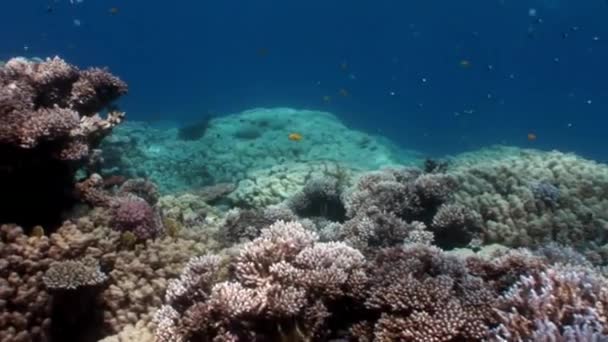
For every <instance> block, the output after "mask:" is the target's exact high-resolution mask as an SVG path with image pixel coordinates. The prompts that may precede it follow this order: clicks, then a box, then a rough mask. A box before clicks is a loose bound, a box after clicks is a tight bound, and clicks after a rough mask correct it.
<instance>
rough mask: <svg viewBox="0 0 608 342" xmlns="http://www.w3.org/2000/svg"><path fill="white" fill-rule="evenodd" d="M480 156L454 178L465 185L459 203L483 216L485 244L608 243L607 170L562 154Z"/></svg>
mask: <svg viewBox="0 0 608 342" xmlns="http://www.w3.org/2000/svg"><path fill="white" fill-rule="evenodd" d="M480 153H481V155H482V157H479V156H476V155H464V156H461V157H459V158H456V159H455V160H454V163H453V166H452V168H451V171H450V174H451V175H452V176H454V177H456V179H457V180H458V183H459V184H460V186H459V188H458V189H457V191H455V193H454V202H455V203H458V204H461V205H464V206H465V207H468V208H470V209H473V210H475V211H477V212H478V213H479V214H480V215H481V217H482V221H483V224H482V225H483V235H484V239H485V241H486V242H498V243H503V244H507V245H512V246H521V245H532V244H540V243H543V242H545V241H548V240H555V241H557V242H560V243H563V244H567V245H572V244H573V245H582V244H585V243H586V242H591V241H592V242H595V243H596V244H598V245H601V244H605V243H606V242H608V236H607V234H606V233H605V232H606V229H608V167H606V166H605V165H602V164H598V163H596V162H593V161H590V160H586V159H583V158H581V157H578V156H576V155H573V154H565V153H560V152H540V151H534V150H518V149H501V148H496V149H492V150H490V151H481V152H480ZM484 156H491V158H486V157H484ZM538 184H549V185H550V186H549V185H546V186H544V188H543V189H539V188H538ZM540 190H542V192H539V191H540ZM539 194H540V196H539Z"/></svg>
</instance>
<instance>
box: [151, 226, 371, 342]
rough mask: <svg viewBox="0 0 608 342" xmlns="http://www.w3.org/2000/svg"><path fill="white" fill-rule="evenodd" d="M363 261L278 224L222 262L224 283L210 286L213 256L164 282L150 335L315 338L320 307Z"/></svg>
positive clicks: (320, 331)
mask: <svg viewBox="0 0 608 342" xmlns="http://www.w3.org/2000/svg"><path fill="white" fill-rule="evenodd" d="M364 261H365V260H364V257H363V255H361V253H359V252H358V251H356V250H354V249H352V248H350V247H348V246H346V245H344V244H342V243H319V242H317V236H316V234H315V233H314V232H311V231H307V230H305V229H304V228H303V227H302V225H300V224H299V223H297V222H288V223H286V222H283V221H278V222H276V223H274V224H273V225H271V226H270V227H269V228H266V229H263V230H262V232H261V235H260V236H259V237H258V238H256V239H255V240H253V241H251V242H249V243H246V244H245V245H243V247H242V249H241V251H240V253H239V255H238V256H237V257H236V258H234V259H233V260H232V261H231V262H230V269H233V270H234V272H233V273H232V274H230V275H229V278H228V279H226V280H225V281H221V282H217V283H215V284H212V281H213V279H218V267H217V265H218V262H217V259H216V258H214V257H211V256H204V257H202V258H198V259H194V260H192V261H191V263H190V264H189V265H190V266H189V267H187V268H186V270H185V272H184V273H183V274H182V277H180V279H179V280H176V281H174V282H173V283H172V284H174V285H171V287H170V289H171V291H170V292H168V293H167V305H165V306H163V307H162V308H161V309H160V310H159V311H158V313H157V316H156V321H157V327H158V329H157V332H156V337H157V339H158V340H159V341H186V340H199V339H200V340H222V339H232V340H243V341H248V340H277V339H279V340H289V339H290V338H291V339H296V340H298V339H301V340H306V339H310V338H323V336H325V334H326V332H325V328H324V327H325V326H326V325H327V320H328V318H329V316H330V314H329V311H328V305H330V306H331V305H332V303H335V301H338V300H340V299H343V298H345V297H348V296H349V294H350V293H351V292H350V291H352V290H354V288H353V287H352V285H354V284H356V283H358V281H356V279H357V277H360V274H359V273H360V272H361V271H362V270H363V266H364ZM193 274H195V275H198V277H196V276H193ZM193 284H196V286H192V285H193ZM184 290H187V291H184ZM185 300H187V301H185ZM315 336H316V337H315Z"/></svg>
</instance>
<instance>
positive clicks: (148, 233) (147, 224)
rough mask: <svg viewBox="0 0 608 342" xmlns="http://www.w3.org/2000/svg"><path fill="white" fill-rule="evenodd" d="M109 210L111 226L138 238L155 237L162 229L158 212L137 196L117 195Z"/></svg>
mask: <svg viewBox="0 0 608 342" xmlns="http://www.w3.org/2000/svg"><path fill="white" fill-rule="evenodd" d="M110 211H111V212H110V215H111V217H112V219H111V221H110V225H111V226H112V228H113V229H115V230H117V231H120V232H130V233H132V234H134V235H135V237H136V238H137V239H139V240H147V239H153V238H156V237H158V236H159V235H161V234H162V233H163V231H164V227H163V223H162V221H161V217H160V215H159V213H158V212H157V211H156V210H155V209H154V208H153V207H152V206H150V204H148V202H146V201H145V200H143V199H141V198H139V197H136V196H125V197H118V198H116V199H115V200H114V201H112V204H111V209H110Z"/></svg>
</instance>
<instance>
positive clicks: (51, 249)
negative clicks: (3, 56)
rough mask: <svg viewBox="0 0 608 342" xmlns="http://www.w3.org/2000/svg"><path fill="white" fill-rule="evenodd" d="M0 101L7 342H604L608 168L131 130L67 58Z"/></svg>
mask: <svg viewBox="0 0 608 342" xmlns="http://www.w3.org/2000/svg"><path fill="white" fill-rule="evenodd" d="M0 85H1V87H0V154H1V156H2V157H1V159H0V188H1V189H2V190H1V192H2V196H0V205H1V207H2V210H1V211H0V223H2V225H1V226H0V341H3V342H8V341H19V342H21V341H23V342H26V341H85V342H86V341H100V340H101V341H159V342H174V341H175V342H179V341H433V342H435V341H606V340H608V281H607V279H606V278H605V277H604V275H603V274H605V269H606V268H605V267H606V266H605V265H606V264H608V234H607V233H606V232H607V229H608V169H607V167H606V166H604V165H601V164H597V163H594V162H592V161H589V160H585V159H582V158H580V157H577V156H575V155H571V154H563V153H559V152H541V151H535V150H522V149H517V148H507V147H493V148H488V149H484V150H480V151H477V152H473V153H468V154H462V155H458V156H455V157H452V158H450V160H449V161H429V160H427V161H426V162H425V161H424V159H423V158H422V156H420V155H419V154H417V153H415V152H412V151H405V150H402V149H400V148H398V147H397V146H394V145H392V144H391V143H389V142H387V141H386V140H385V139H381V138H378V137H375V136H372V135H368V134H365V133H362V132H357V131H352V130H349V129H347V128H346V127H345V126H344V125H343V124H342V123H341V122H340V121H339V120H338V119H337V118H336V117H334V116H333V115H331V114H329V113H322V112H314V111H304V110H295V109H287V108H275V109H254V110H250V111H246V112H243V113H239V114H234V115H228V116H222V117H216V118H210V119H208V120H205V122H204V125H201V126H196V129H189V130H188V131H187V132H185V131H184V130H181V131H180V130H178V129H167V130H164V131H161V130H158V129H155V128H152V127H150V126H148V125H146V124H144V123H137V122H132V123H128V124H123V123H122V119H123V117H124V113H123V112H120V111H117V110H116V109H115V108H116V107H115V106H113V105H112V104H113V102H114V101H115V100H116V99H118V98H119V97H120V96H121V95H123V94H125V93H126V91H127V86H126V84H125V83H124V82H123V81H121V80H120V79H118V78H117V77H115V76H113V75H112V74H110V73H109V72H108V71H107V70H103V69H96V68H93V69H87V70H80V69H78V68H76V67H74V66H72V65H70V64H68V63H66V62H65V61H63V60H61V59H59V58H53V59H48V60H46V61H30V60H25V59H12V60H9V61H8V62H7V63H6V64H5V65H4V66H2V67H1V68H0ZM293 132H298V134H299V137H300V138H301V139H297V140H296V139H288V137H289V136H290V134H293ZM185 137H186V138H185Z"/></svg>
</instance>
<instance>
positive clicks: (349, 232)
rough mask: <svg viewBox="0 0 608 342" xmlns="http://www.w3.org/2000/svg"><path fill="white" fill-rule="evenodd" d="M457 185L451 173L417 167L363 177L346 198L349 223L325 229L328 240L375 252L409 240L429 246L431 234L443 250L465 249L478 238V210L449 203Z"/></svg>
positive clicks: (348, 192)
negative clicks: (432, 171) (347, 243)
mask: <svg viewBox="0 0 608 342" xmlns="http://www.w3.org/2000/svg"><path fill="white" fill-rule="evenodd" d="M457 186H458V184H457V182H456V180H455V179H454V178H453V177H452V176H450V175H449V174H442V173H423V172H422V171H421V170H419V169H415V168H387V169H382V170H380V171H373V172H368V173H363V174H361V175H360V177H359V179H358V181H357V182H356V184H355V185H354V186H352V187H350V188H349V189H347V190H346V191H345V192H344V193H343V194H342V196H341V198H342V202H343V206H344V208H345V209H346V213H345V216H346V220H345V222H344V223H343V224H342V225H336V224H334V225H332V226H331V227H332V229H333V232H331V231H329V230H328V229H323V231H324V233H323V236H324V238H326V239H330V240H331V239H338V240H345V241H348V242H350V243H351V244H353V245H354V246H356V247H357V248H359V249H361V250H367V249H371V250H372V251H373V250H374V249H375V248H379V247H390V246H395V245H398V244H401V243H403V242H404V241H405V240H408V241H419V242H423V241H426V243H429V242H430V241H431V240H433V239H431V238H430V232H432V233H433V235H434V241H435V243H436V244H438V245H439V246H442V247H444V248H454V247H463V246H466V245H468V244H469V243H470V242H471V241H472V240H473V239H474V238H475V237H476V234H477V231H478V227H477V221H478V220H479V218H478V214H477V213H475V212H474V211H472V210H470V209H468V208H466V207H464V206H460V205H456V204H452V203H450V201H451V196H450V195H451V193H452V192H453V191H454V190H455V189H456V188H457ZM424 231H429V232H428V233H423V232H424ZM410 235H411V236H410Z"/></svg>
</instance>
